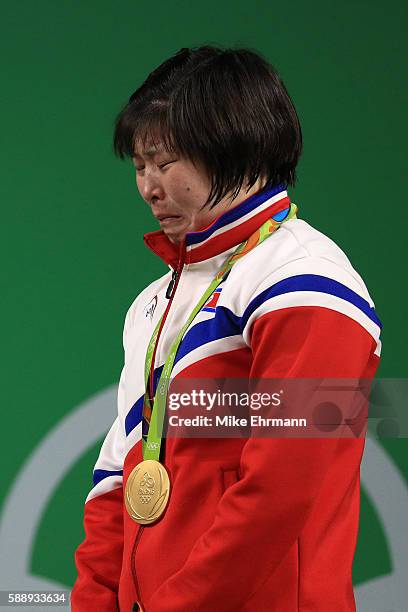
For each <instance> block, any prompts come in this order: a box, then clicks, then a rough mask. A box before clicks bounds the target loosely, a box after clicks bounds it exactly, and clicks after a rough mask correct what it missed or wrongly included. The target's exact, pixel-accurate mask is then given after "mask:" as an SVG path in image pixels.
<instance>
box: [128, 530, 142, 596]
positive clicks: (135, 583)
mask: <svg viewBox="0 0 408 612" xmlns="http://www.w3.org/2000/svg"><path fill="white" fill-rule="evenodd" d="M143 531H144V527H143V525H140V527H139V531H138V532H137V536H136V538H135V543H134V544H133V549H132V554H131V557H130V565H131V568H132V577H133V583H134V585H135V589H136V597H137V601H138V603H140V605H142V598H141V596H140V590H139V583H138V581H137V575H136V562H135V561H136V560H135V557H136V549H137V546H138V544H139V541H140V538H141V537H142V533H143Z"/></svg>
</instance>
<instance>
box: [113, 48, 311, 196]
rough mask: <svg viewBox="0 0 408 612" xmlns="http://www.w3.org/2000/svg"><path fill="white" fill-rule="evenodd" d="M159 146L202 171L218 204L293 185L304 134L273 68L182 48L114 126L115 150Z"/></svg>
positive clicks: (228, 53)
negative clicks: (261, 185) (261, 187)
mask: <svg viewBox="0 0 408 612" xmlns="http://www.w3.org/2000/svg"><path fill="white" fill-rule="evenodd" d="M136 142H137V143H140V144H141V146H143V147H144V146H145V145H146V144H147V143H149V144H150V143H151V144H153V145H154V144H159V143H160V145H161V146H163V147H164V148H165V149H167V150H168V151H176V152H177V153H179V155H180V156H181V157H184V158H186V159H188V160H190V161H192V162H193V163H194V164H195V163H196V162H198V163H199V164H201V165H202V167H203V168H205V170H206V172H207V174H208V177H209V179H210V182H211V190H210V194H209V198H208V201H207V204H208V203H211V207H213V206H215V205H216V204H217V203H218V202H219V201H220V200H221V199H222V198H224V197H225V196H226V195H227V194H232V197H235V196H236V195H237V194H238V192H239V191H240V189H241V187H242V185H243V184H244V182H247V183H248V187H247V188H248V190H249V189H250V188H251V187H252V185H254V184H255V182H256V181H257V179H258V178H259V177H261V178H263V179H264V182H265V186H269V187H276V186H278V185H283V186H284V187H286V186H287V185H292V186H293V185H295V182H296V165H297V163H298V160H299V157H300V155H301V151H302V131H301V127H300V122H299V119H298V116H297V113H296V110H295V107H294V105H293V102H292V100H291V99H290V96H289V94H288V92H287V90H286V87H285V85H284V84H283V81H282V80H281V78H280V77H279V75H278V73H277V71H276V70H275V69H274V68H273V67H272V66H271V65H270V64H269V63H268V62H267V61H266V60H265V59H264V58H263V57H262V56H261V55H260V54H259V53H258V52H255V51H253V50H251V49H222V48H221V47H213V46H203V47H198V48H194V49H187V48H183V49H181V50H180V51H179V52H178V53H176V54H175V55H174V56H172V57H171V58H169V59H167V60H166V61H165V62H164V63H163V64H161V65H160V66H159V67H158V68H156V70H154V71H153V72H152V73H151V74H150V75H149V76H148V78H147V79H146V81H145V82H144V83H143V84H142V85H141V87H139V89H137V90H136V91H135V92H134V93H133V94H132V95H131V97H130V98H129V101H128V103H127V104H126V105H125V107H124V108H123V109H122V111H121V112H120V113H119V115H118V116H117V118H116V122H115V133H114V151H115V153H116V155H118V156H119V157H120V158H121V159H123V158H125V157H133V155H134V148H135V143H136Z"/></svg>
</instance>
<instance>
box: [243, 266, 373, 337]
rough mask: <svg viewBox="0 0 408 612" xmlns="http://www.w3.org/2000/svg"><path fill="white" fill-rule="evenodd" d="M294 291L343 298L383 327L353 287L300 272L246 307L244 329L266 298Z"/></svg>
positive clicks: (273, 287)
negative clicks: (312, 292) (313, 292)
mask: <svg viewBox="0 0 408 612" xmlns="http://www.w3.org/2000/svg"><path fill="white" fill-rule="evenodd" d="M294 291H316V292H317V293H327V294H329V295H333V296H335V297H338V298H341V299H343V300H345V301H346V302H349V303H350V304H353V305H354V306H356V307H357V308H359V310H361V311H362V312H363V313H364V314H365V315H366V316H367V317H368V318H369V319H371V321H373V323H375V324H376V325H378V327H379V328H380V329H381V328H382V324H381V321H380V320H379V318H378V317H377V315H376V312H375V310H374V308H372V307H371V306H370V304H369V303H368V302H367V300H365V299H364V298H362V297H361V296H360V295H358V293H356V292H355V291H353V290H352V289H349V287H346V285H343V284H342V283H339V282H338V281H336V280H333V279H332V278H327V277H325V276H319V275H317V274H299V275H297V276H291V277H289V278H285V279H283V280H281V281H279V282H278V283H276V284H275V285H272V287H269V288H268V289H265V291H262V293H260V294H259V295H257V296H256V298H254V299H253V300H252V302H250V303H249V305H248V306H247V308H246V309H245V312H244V314H243V317H242V329H244V327H245V325H246V324H247V323H248V319H249V317H250V316H251V315H252V313H253V312H254V311H255V310H256V309H257V308H259V306H261V305H262V304H263V303H264V302H266V300H269V299H270V298H273V297H277V296H278V295H283V294H285V293H292V292H294Z"/></svg>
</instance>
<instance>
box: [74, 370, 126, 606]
mask: <svg viewBox="0 0 408 612" xmlns="http://www.w3.org/2000/svg"><path fill="white" fill-rule="evenodd" d="M124 381H125V368H123V370H122V374H121V377H120V381H119V386H118V417H117V418H116V419H115V421H114V422H113V424H112V426H111V428H110V430H109V432H108V433H107V435H106V437H105V440H104V442H103V444H102V447H101V450H100V453H99V457H98V460H97V462H96V465H95V470H94V485H95V486H94V487H93V489H92V490H91V491H90V493H89V495H88V497H87V501H86V503H85V510H84V528H85V539H84V541H83V542H82V543H81V544H80V545H79V546H78V548H77V550H76V552H75V563H76V566H77V570H78V578H77V580H76V582H75V584H74V587H73V589H72V593H71V605H72V610H73V612H89V611H90V610H98V612H112V610H116V609H117V603H116V602H117V593H118V588H119V578H120V574H121V569H122V554H123V487H122V484H123V452H124V440H125V433H124V425H123V419H122V418H121V414H122V412H123V406H124V398H125V382H124Z"/></svg>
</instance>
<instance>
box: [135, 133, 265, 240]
mask: <svg viewBox="0 0 408 612" xmlns="http://www.w3.org/2000/svg"><path fill="white" fill-rule="evenodd" d="M133 164H134V166H135V168H136V184H137V188H138V190H139V192H140V195H141V196H142V198H143V199H144V200H145V202H147V204H149V206H150V208H151V210H152V213H153V215H154V216H155V217H156V219H157V220H158V222H159V224H160V227H161V229H162V230H163V232H164V233H165V234H166V236H167V237H168V239H169V240H170V241H171V242H174V243H179V242H180V241H182V240H183V239H184V237H185V235H186V233H187V232H194V231H197V230H200V229H204V228H205V227H207V226H208V225H209V224H210V223H212V221H214V220H215V219H216V218H217V217H219V216H220V215H221V214H222V213H223V212H225V210H227V208H233V207H235V206H236V205H237V204H239V203H240V202H242V201H243V200H244V199H246V198H248V197H249V196H250V195H251V194H252V193H255V192H256V191H258V190H259V189H260V184H259V181H258V182H257V183H256V184H255V185H254V186H253V187H252V188H251V190H250V191H249V192H246V191H245V190H244V188H242V189H241V191H240V193H239V194H238V196H237V197H236V198H235V199H234V201H233V202H232V203H231V198H230V197H226V198H224V199H223V200H222V201H221V202H220V203H219V204H217V205H216V206H215V207H214V208H212V209H210V208H209V206H206V207H205V208H204V209H202V206H203V204H204V203H205V202H206V201H207V198H208V195H209V193H210V180H209V178H208V176H207V174H206V172H205V171H204V168H202V167H199V166H195V165H194V164H193V163H192V162H191V161H189V160H187V159H184V158H180V157H178V156H177V155H176V154H175V153H168V152H167V151H166V150H165V149H164V148H159V146H158V148H154V147H152V146H147V147H146V150H144V151H142V150H141V149H140V148H138V143H136V146H135V154H134V157H133Z"/></svg>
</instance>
